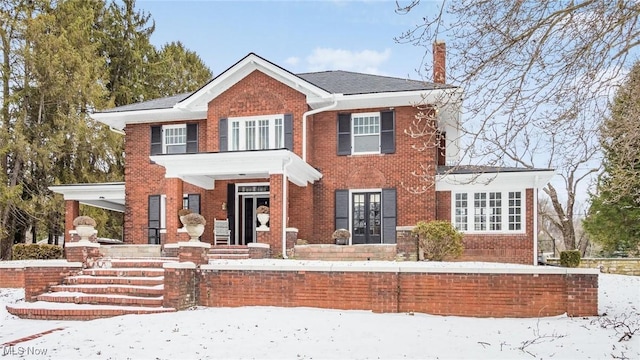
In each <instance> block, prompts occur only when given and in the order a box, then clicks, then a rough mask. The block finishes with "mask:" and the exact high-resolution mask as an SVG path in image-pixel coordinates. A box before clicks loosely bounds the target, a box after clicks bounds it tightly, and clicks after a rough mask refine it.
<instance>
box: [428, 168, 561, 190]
mask: <svg viewBox="0 0 640 360" xmlns="http://www.w3.org/2000/svg"><path fill="white" fill-rule="evenodd" d="M554 175H555V172H554V171H553V170H543V171H519V172H494V173H476V174H445V175H438V176H437V177H436V191H471V190H483V191H486V190H492V189H496V190H521V189H529V188H534V189H535V188H541V187H544V186H545V185H546V184H547V183H548V182H549V181H550V180H551V178H552V177H553V176H554Z"/></svg>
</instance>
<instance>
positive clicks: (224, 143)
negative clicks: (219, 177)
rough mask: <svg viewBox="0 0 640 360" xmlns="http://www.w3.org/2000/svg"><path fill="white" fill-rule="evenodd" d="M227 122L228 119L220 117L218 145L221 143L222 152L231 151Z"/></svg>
mask: <svg viewBox="0 0 640 360" xmlns="http://www.w3.org/2000/svg"><path fill="white" fill-rule="evenodd" d="M227 122H228V121H227V119H220V121H219V122H218V145H220V152H223V151H229V139H228V136H227V131H228V130H227Z"/></svg>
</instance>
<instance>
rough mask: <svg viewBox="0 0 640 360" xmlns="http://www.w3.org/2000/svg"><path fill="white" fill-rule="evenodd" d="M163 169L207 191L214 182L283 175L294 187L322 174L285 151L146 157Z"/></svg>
mask: <svg viewBox="0 0 640 360" xmlns="http://www.w3.org/2000/svg"><path fill="white" fill-rule="evenodd" d="M150 159H151V161H153V162H154V163H156V164H158V165H161V166H163V167H164V168H165V171H166V173H165V177H167V178H179V179H182V180H183V181H185V182H188V183H190V184H193V185H196V186H199V187H201V188H203V189H208V190H211V189H213V188H214V187H215V181H216V180H237V179H260V178H263V179H266V178H269V175H273V174H284V175H285V176H286V177H287V178H288V179H289V181H291V182H292V183H294V184H296V185H298V186H307V184H313V183H314V182H315V181H318V180H320V178H321V177H322V174H321V173H320V172H319V171H318V170H316V169H314V168H313V167H312V166H311V165H309V164H307V163H306V162H304V161H303V160H302V159H301V158H300V157H298V156H297V155H296V154H294V153H293V152H290V151H288V150H257V151H229V152H220V153H197V154H166V155H154V156H150Z"/></svg>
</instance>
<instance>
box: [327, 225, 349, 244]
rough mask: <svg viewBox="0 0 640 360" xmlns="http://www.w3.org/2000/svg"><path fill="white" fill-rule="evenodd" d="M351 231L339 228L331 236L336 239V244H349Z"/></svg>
mask: <svg viewBox="0 0 640 360" xmlns="http://www.w3.org/2000/svg"><path fill="white" fill-rule="evenodd" d="M350 237H351V233H350V232H349V230H347V229H338V230H336V231H334V232H333V235H332V236H331V238H333V240H335V242H336V245H348V244H349V238H350Z"/></svg>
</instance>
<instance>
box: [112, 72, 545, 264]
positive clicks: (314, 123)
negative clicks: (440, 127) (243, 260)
mask: <svg viewBox="0 0 640 360" xmlns="http://www.w3.org/2000/svg"><path fill="white" fill-rule="evenodd" d="M207 109H208V110H207V119H202V120H189V121H183V122H180V121H176V122H170V123H146V124H129V125H127V126H126V129H125V131H126V139H125V141H126V145H125V148H126V152H125V153H126V157H127V163H126V168H125V181H126V212H125V231H124V233H125V234H124V239H125V242H128V243H134V244H145V243H147V241H148V240H147V232H148V229H147V227H148V209H147V208H148V200H149V196H150V195H166V233H165V234H163V235H162V241H163V243H165V242H166V243H175V242H178V241H180V240H181V237H180V235H179V234H177V233H176V232H175V231H176V229H177V228H178V224H179V222H178V218H177V215H174V214H175V212H176V211H177V209H179V208H181V207H182V195H183V194H200V201H201V204H200V209H201V210H200V212H201V214H202V215H203V216H204V217H205V219H206V220H207V223H208V224H209V225H207V226H206V227H205V232H204V234H203V236H202V238H201V239H202V241H204V242H207V243H213V229H212V227H211V225H210V224H213V222H214V218H217V219H225V218H227V210H226V209H225V205H224V204H226V203H227V202H228V198H227V185H228V184H229V183H233V184H239V183H244V182H252V183H257V182H259V183H269V185H270V207H271V229H270V234H269V236H270V239H269V243H273V244H272V245H276V243H278V244H280V245H278V246H271V254H272V256H277V255H278V254H279V253H281V252H282V251H281V247H282V246H281V241H282V238H281V236H282V235H281V234H282V231H284V228H283V224H282V221H281V219H282V213H281V210H282V207H281V206H286V209H287V215H286V217H287V223H286V224H284V227H295V228H297V229H298V230H299V232H298V239H304V240H306V241H308V242H309V243H311V244H330V243H332V242H333V240H332V239H331V234H332V233H333V231H334V230H335V229H336V224H335V207H336V204H335V192H336V190H347V189H348V190H366V191H369V190H379V189H389V188H392V189H396V204H397V205H396V208H397V215H396V225H397V226H400V227H408V226H413V225H415V224H416V223H417V222H418V221H431V220H435V219H449V220H450V213H451V198H450V193H448V192H438V193H436V190H435V185H434V184H433V183H431V184H428V183H425V182H424V181H422V180H420V179H418V178H417V177H414V176H412V175H411V173H412V172H413V171H417V172H421V171H422V172H424V175H425V176H424V177H422V178H423V179H424V178H433V177H434V176H435V171H436V167H435V164H436V161H437V159H436V155H437V154H436V150H435V141H436V136H435V132H434V134H433V135H434V136H431V137H429V136H426V137H421V138H419V139H414V138H411V137H410V136H409V135H407V134H405V130H407V129H409V128H410V127H411V126H412V122H413V121H414V120H415V114H416V109H415V108H414V107H412V106H400V107H395V108H393V111H394V112H395V149H396V150H395V152H394V153H391V154H374V155H349V156H338V155H337V135H336V132H337V118H338V114H339V113H347V112H348V113H364V112H380V111H387V110H389V108H388V107H387V108H385V107H376V108H362V109H349V110H348V111H345V110H342V111H324V112H320V113H317V114H315V115H310V116H309V117H308V118H307V136H308V139H307V144H308V147H307V159H306V160H307V162H308V163H309V165H311V166H312V167H313V168H315V169H317V170H318V171H319V172H320V173H322V178H321V179H320V181H317V182H315V183H314V184H312V185H308V186H306V187H299V186H296V185H294V184H292V183H290V182H289V183H288V184H287V186H286V191H287V193H286V194H283V193H282V191H283V184H282V182H283V179H282V178H283V176H282V175H281V174H270V175H269V178H260V179H248V178H242V179H241V180H240V179H239V180H230V181H220V180H218V181H216V182H215V188H214V189H213V190H204V189H201V188H199V187H196V186H194V185H191V184H189V183H186V182H183V181H182V180H180V179H177V178H173V179H167V178H165V177H164V168H163V167H161V166H159V165H157V164H153V163H151V162H150V160H149V155H150V138H151V136H150V129H151V126H154V125H169V124H180V123H198V124H199V128H198V129H199V130H198V131H199V132H198V139H199V143H198V144H199V145H198V147H199V148H198V151H199V152H217V151H219V150H220V147H219V120H220V119H222V118H230V117H245V116H255V115H264V114H292V116H293V152H294V153H295V154H297V155H298V156H300V157H302V130H303V129H302V127H303V124H302V118H303V114H304V113H305V112H306V111H308V110H310V108H309V106H308V105H307V99H306V96H305V95H304V94H303V93H301V92H299V91H297V90H295V89H293V88H292V87H290V86H288V85H286V84H284V83H281V82H279V81H278V80H276V79H274V78H272V77H270V76H268V75H266V74H265V73H263V72H260V71H257V70H255V71H253V72H251V73H250V74H248V75H246V76H245V77H244V78H243V79H241V80H239V81H238V82H236V83H235V84H233V85H231V86H230V87H229V88H227V89H226V90H225V91H223V92H222V93H221V94H219V95H217V96H216V97H215V98H214V99H213V100H211V101H210V102H209V104H208V107H207ZM427 135H428V134H427ZM431 138H432V139H433V141H434V144H431V145H432V146H434V149H433V151H428V150H427V151H421V152H420V151H418V150H416V149H415V148H414V147H415V146H423V145H424V141H425V139H431ZM428 141H430V140H428ZM431 145H430V146H431ZM408 188H420V189H421V191H417V192H416V191H409V190H408ZM532 194H533V192H532V191H531V190H527V201H526V204H527V212H526V213H527V233H526V234H523V235H499V236H493V235H469V236H467V237H466V238H465V245H466V249H467V251H465V254H464V257H463V259H464V260H485V261H500V262H515V263H531V262H532V261H533V260H532V259H533V245H532V244H533V237H532V232H531V231H532V226H529V224H530V222H531V219H530V218H531V216H532V215H533V214H532V211H533V210H532V203H533V201H534V200H533V197H532ZM285 195H286V196H285ZM283 199H287V201H286V204H283ZM226 206H227V207H228V204H227V205H226ZM230 225H231V226H232V227H233V226H234V225H235V224H230Z"/></svg>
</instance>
